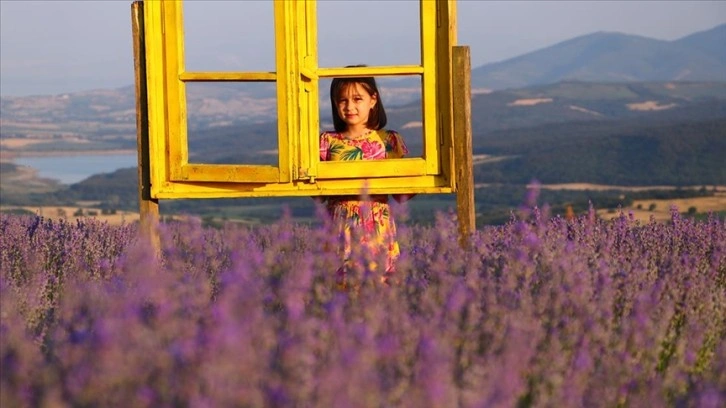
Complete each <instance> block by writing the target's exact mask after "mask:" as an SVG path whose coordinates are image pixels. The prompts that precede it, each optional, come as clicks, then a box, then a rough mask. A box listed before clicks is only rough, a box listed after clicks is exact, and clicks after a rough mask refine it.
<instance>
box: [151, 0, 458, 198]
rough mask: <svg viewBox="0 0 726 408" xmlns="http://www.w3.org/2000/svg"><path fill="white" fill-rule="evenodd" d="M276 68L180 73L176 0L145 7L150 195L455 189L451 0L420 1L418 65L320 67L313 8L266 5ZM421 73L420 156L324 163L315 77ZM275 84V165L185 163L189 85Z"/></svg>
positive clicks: (310, 2)
mask: <svg viewBox="0 0 726 408" xmlns="http://www.w3.org/2000/svg"><path fill="white" fill-rule="evenodd" d="M273 4H274V6H273V7H274V25H275V49H276V51H275V67H276V71H275V72H211V71H210V72H189V71H186V70H185V67H184V36H183V23H182V18H183V17H182V8H183V7H182V1H181V0H173V1H148V0H147V1H145V2H144V28H145V55H146V85H147V95H148V98H147V104H148V118H149V156H150V162H151V165H150V175H151V195H152V197H155V198H195V197H200V198H201V197H252V196H285V195H290V196H291V195H335V194H357V193H358V192H360V189H361V187H363V186H365V187H367V188H368V191H369V192H370V193H376V194H377V193H400V192H416V193H445V192H453V191H455V183H454V174H453V172H454V162H453V161H454V160H453V125H452V122H453V112H452V104H451V92H452V89H451V59H452V55H451V53H452V51H451V50H452V46H453V45H454V44H455V27H456V21H455V18H454V15H455V2H454V0H436V1H429V0H420V17H421V20H420V21H421V24H420V28H421V33H420V34H421V64H420V65H406V66H370V67H359V68H338V67H333V68H320V67H318V66H317V55H318V52H317V37H316V35H317V21H316V19H317V18H316V7H315V6H316V2H315V1H314V0H305V1H273ZM392 75H418V76H420V77H421V78H422V115H423V119H424V120H423V122H424V129H423V133H424V155H423V157H419V158H404V159H395V160H376V161H356V162H347V163H346V162H321V161H320V159H319V147H318V135H319V133H320V130H321V129H320V128H319V116H318V115H319V103H318V101H319V99H318V98H319V92H320V90H319V89H318V85H319V79H320V78H331V77H343V76H349V77H350V76H392ZM223 81H234V82H243V81H254V82H260V81H268V82H276V83H277V100H278V105H277V108H278V109H277V111H278V147H279V158H278V159H279V160H278V165H277V166H271V165H245V164H234V165H232V164H223V165H222V164H197V163H189V157H188V143H187V127H186V126H187V121H186V84H187V83H193V82H223Z"/></svg>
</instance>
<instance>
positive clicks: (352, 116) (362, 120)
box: [337, 83, 378, 129]
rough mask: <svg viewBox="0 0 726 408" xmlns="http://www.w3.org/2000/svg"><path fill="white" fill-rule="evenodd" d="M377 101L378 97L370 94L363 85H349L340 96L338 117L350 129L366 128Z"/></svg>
mask: <svg viewBox="0 0 726 408" xmlns="http://www.w3.org/2000/svg"><path fill="white" fill-rule="evenodd" d="M377 101H378V96H377V95H375V94H373V95H371V94H369V93H368V91H366V89H365V88H364V87H363V86H362V85H361V84H358V83H353V84H349V85H348V86H347V87H345V88H343V89H342V90H341V92H340V95H338V100H337V104H338V115H339V116H340V118H341V119H343V122H345V124H346V125H348V129H351V128H365V127H366V126H367V124H368V116H370V113H371V109H373V107H374V106H376V102H377Z"/></svg>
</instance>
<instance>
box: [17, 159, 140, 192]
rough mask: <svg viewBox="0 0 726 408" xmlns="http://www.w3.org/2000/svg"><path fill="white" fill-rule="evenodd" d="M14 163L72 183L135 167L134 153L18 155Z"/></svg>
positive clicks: (43, 175) (39, 174)
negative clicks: (96, 175) (95, 175)
mask: <svg viewBox="0 0 726 408" xmlns="http://www.w3.org/2000/svg"><path fill="white" fill-rule="evenodd" d="M13 162H14V163H15V164H19V165H23V166H28V167H32V168H34V169H36V170H38V176H39V177H43V178H49V179H54V180H58V181H60V182H61V183H63V184H74V183H78V182H79V181H83V180H85V179H87V178H88V177H91V176H92V175H94V174H100V173H113V172H114V171H116V170H118V169H123V168H127V167H136V164H137V157H136V153H132V154H99V155H93V154H89V155H78V156H49V157H18V158H16V159H14V160H13Z"/></svg>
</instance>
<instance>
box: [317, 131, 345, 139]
mask: <svg viewBox="0 0 726 408" xmlns="http://www.w3.org/2000/svg"><path fill="white" fill-rule="evenodd" d="M320 138H321V139H342V138H343V134H342V133H340V132H337V131H334V130H333V131H329V130H325V131H323V132H322V133H320Z"/></svg>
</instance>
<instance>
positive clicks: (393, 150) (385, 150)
mask: <svg viewBox="0 0 726 408" xmlns="http://www.w3.org/2000/svg"><path fill="white" fill-rule="evenodd" d="M406 154H408V149H407V148H406V144H405V143H404V142H403V138H401V135H400V134H399V133H398V132H395V131H393V130H383V129H382V130H376V131H372V132H370V133H368V134H367V135H365V136H361V137H360V138H357V139H346V138H345V136H343V134H341V133H338V132H323V134H321V135H320V160H322V161H333V160H380V159H394V158H401V157H404V156H405V155H406ZM326 206H327V209H328V213H329V214H330V216H331V217H332V218H333V221H334V223H335V225H336V226H337V227H338V232H339V234H340V238H341V248H340V251H341V252H342V254H343V259H344V265H343V268H341V269H342V270H344V269H345V268H349V267H351V266H352V264H353V262H352V260H351V254H352V252H353V242H357V243H358V244H360V248H361V249H365V250H367V251H368V254H369V255H371V256H372V257H373V259H375V258H376V257H378V256H379V255H380V254H381V251H385V252H386V272H387V273H391V272H393V268H394V262H395V260H396V258H397V257H398V255H399V253H400V250H399V247H398V242H396V224H395V222H394V220H393V217H391V213H390V208H389V206H388V196H386V195H383V196H375V195H374V196H371V197H370V198H369V200H367V201H364V200H362V199H361V197H359V196H333V197H328V198H327V199H326ZM370 267H372V268H373V267H375V263H372V265H370ZM339 272H340V271H339Z"/></svg>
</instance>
